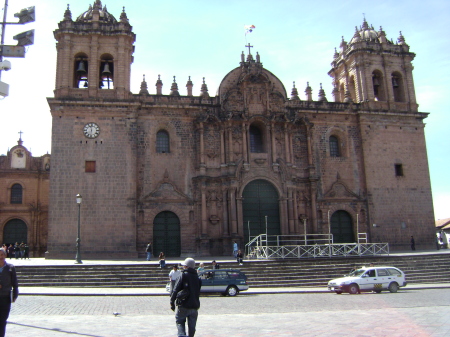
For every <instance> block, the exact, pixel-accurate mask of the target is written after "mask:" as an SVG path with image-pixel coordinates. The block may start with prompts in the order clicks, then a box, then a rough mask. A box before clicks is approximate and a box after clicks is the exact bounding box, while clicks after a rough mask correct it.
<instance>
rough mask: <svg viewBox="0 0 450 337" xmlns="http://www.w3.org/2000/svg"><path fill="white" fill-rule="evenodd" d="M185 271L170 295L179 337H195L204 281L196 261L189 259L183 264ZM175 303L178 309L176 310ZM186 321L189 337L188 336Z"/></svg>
mask: <svg viewBox="0 0 450 337" xmlns="http://www.w3.org/2000/svg"><path fill="white" fill-rule="evenodd" d="M181 265H182V266H183V268H184V270H183V273H182V275H181V277H179V278H178V280H177V282H176V283H175V287H174V288H173V291H172V293H171V295H170V308H171V309H172V310H173V311H175V322H176V324H177V329H178V336H179V337H194V335H195V326H196V324H197V317H198V309H199V308H200V298H199V297H200V288H201V287H202V281H201V280H200V279H199V278H198V274H197V271H196V270H195V260H194V259H192V258H190V257H188V258H187V259H186V260H184V262H182V263H181ZM175 302H176V305H177V308H176V310H175ZM186 319H187V321H188V329H189V335H186Z"/></svg>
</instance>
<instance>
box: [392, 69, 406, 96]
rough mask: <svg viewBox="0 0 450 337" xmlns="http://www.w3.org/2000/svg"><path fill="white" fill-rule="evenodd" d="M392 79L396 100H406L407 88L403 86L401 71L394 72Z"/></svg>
mask: <svg viewBox="0 0 450 337" xmlns="http://www.w3.org/2000/svg"><path fill="white" fill-rule="evenodd" d="M391 79H392V90H393V92H394V101H395V102H404V101H405V90H404V87H403V77H402V75H401V74H400V73H399V72H394V73H392V75H391Z"/></svg>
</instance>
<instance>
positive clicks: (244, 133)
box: [242, 123, 249, 163]
mask: <svg viewBox="0 0 450 337" xmlns="http://www.w3.org/2000/svg"><path fill="white" fill-rule="evenodd" d="M247 145H248V144H247V125H246V124H245V123H242V157H243V159H244V163H248V162H249V160H248V148H247Z"/></svg>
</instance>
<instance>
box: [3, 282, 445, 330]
mask: <svg viewBox="0 0 450 337" xmlns="http://www.w3.org/2000/svg"><path fill="white" fill-rule="evenodd" d="M449 301H450V289H448V288H442V289H429V290H406V289H404V290H401V291H399V292H398V293H397V294H391V293H389V292H383V293H381V294H372V293H366V294H361V295H348V294H343V295H336V294H333V293H291V294H251V293H250V294H245V293H242V294H240V295H239V296H237V297H234V298H232V297H222V296H215V295H213V296H202V297H201V308H200V315H199V320H198V325H197V334H196V336H198V337H202V336H203V337H222V336H233V337H240V336H361V337H363V336H367V337H369V336H409V337H411V336H449V335H450V306H449V305H448V303H449ZM114 312H118V313H120V314H119V315H117V316H115V315H113V313H114ZM7 335H9V336H27V337H34V336H49V337H54V336H55V337H56V336H59V337H63V336H95V337H107V336H121V337H123V336H130V337H133V336H143V337H144V336H145V337H150V336H155V337H156V336H158V337H166V336H176V328H175V323H174V314H173V312H172V311H171V310H170V308H169V299H168V296H21V297H19V299H18V302H17V303H15V304H14V305H13V310H12V312H11V316H10V318H9V324H8V326H7Z"/></svg>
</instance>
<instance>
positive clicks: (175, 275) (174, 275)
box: [169, 264, 181, 293]
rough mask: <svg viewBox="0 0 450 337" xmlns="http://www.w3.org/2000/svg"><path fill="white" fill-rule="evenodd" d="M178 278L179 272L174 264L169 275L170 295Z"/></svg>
mask: <svg viewBox="0 0 450 337" xmlns="http://www.w3.org/2000/svg"><path fill="white" fill-rule="evenodd" d="M180 276H181V271H179V270H178V266H177V265H176V264H174V265H173V269H172V270H171V271H170V273H169V281H170V293H172V291H173V288H175V282H177V280H178V278H179V277H180Z"/></svg>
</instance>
